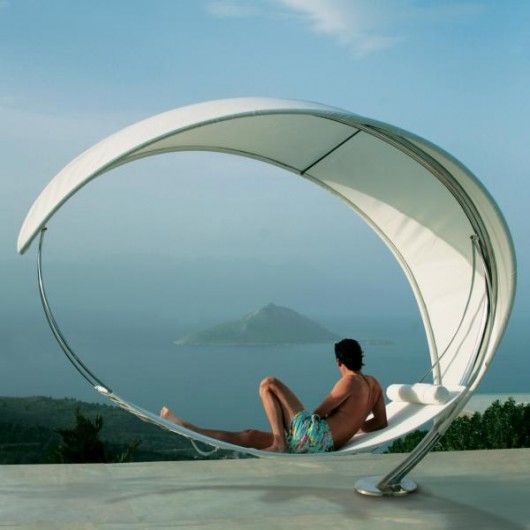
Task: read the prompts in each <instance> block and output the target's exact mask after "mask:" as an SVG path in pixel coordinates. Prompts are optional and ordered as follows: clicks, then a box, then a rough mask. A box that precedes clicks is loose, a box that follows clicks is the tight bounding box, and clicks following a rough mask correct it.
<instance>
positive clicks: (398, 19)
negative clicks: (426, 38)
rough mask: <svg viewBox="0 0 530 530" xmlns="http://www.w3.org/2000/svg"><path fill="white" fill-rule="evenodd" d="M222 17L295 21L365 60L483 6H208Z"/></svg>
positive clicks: (383, 1) (277, 2) (285, 1)
mask: <svg viewBox="0 0 530 530" xmlns="http://www.w3.org/2000/svg"><path fill="white" fill-rule="evenodd" d="M207 9H208V12H209V13H210V14H211V15H213V16H216V17H219V18H250V17H269V18H272V17H273V18H276V19H278V18H282V19H284V20H291V21H295V22H296V23H298V24H300V25H302V26H305V27H307V28H308V29H309V30H310V31H311V32H312V33H314V34H316V35H323V36H326V37H329V38H332V39H333V40H335V42H336V43H337V44H339V45H340V46H343V47H346V48H348V49H349V50H350V51H351V52H352V54H353V56H354V57H356V58H357V59H362V58H364V57H366V56H367V55H370V54H372V53H375V52H378V51H382V50H387V49H389V48H393V47H395V46H397V45H398V44H400V43H402V42H403V41H405V40H407V39H408V38H409V34H410V32H411V31H412V30H414V29H416V28H418V27H425V25H433V24H438V23H447V22H451V23H454V22H455V21H457V20H461V19H464V18H468V17H470V16H472V15H475V14H476V13H478V12H479V11H481V10H482V9H483V6H482V5H481V4H478V3H475V2H449V3H445V4H431V5H420V4H419V3H418V2H417V1H415V0H261V2H260V1H256V2H254V3H252V4H248V3H246V2H237V1H229V0H217V1H215V2H210V3H209V4H208V5H207Z"/></svg>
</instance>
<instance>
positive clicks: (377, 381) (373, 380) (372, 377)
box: [364, 374, 382, 388]
mask: <svg viewBox="0 0 530 530" xmlns="http://www.w3.org/2000/svg"><path fill="white" fill-rule="evenodd" d="M364 377H366V379H368V380H370V381H371V382H372V384H373V385H375V386H377V387H378V388H382V387H381V383H380V382H379V380H378V379H377V378H376V377H374V376H373V375H368V374H365V376H364Z"/></svg>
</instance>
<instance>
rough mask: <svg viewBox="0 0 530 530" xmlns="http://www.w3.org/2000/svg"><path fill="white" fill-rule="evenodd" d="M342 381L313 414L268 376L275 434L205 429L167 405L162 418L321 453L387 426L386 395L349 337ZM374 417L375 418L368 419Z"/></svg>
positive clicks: (340, 346)
mask: <svg viewBox="0 0 530 530" xmlns="http://www.w3.org/2000/svg"><path fill="white" fill-rule="evenodd" d="M335 357H336V361H337V366H338V369H339V372H340V374H341V377H340V379H339V380H338V381H337V383H336V384H335V386H334V387H333V388H332V389H331V392H330V393H329V394H328V395H327V396H326V398H325V399H324V401H322V403H321V404H320V405H319V406H318V407H317V408H316V409H315V410H314V412H313V413H312V414H311V413H310V412H308V411H306V410H305V409H304V406H303V405H302V403H301V402H300V400H299V399H298V398H297V397H296V396H295V394H294V393H293V392H292V390H290V389H289V388H288V387H287V386H286V385H284V384H283V383H282V382H281V381H279V380H278V379H276V378H274V377H266V378H265V379H263V381H262V382H261V384H260V387H259V394H260V397H261V401H262V403H263V408H264V409H265V414H266V415H267V419H268V420H269V423H270V425H271V430H272V432H264V431H258V430H255V429H248V430H246V431H238V432H232V431H219V430H214V429H203V428H202V427H197V426H196V425H193V424H192V423H189V422H187V421H185V420H183V419H181V418H179V417H178V416H175V415H174V414H173V413H172V412H171V411H170V410H169V409H168V408H167V407H162V410H161V411H160V416H162V417H163V418H165V419H167V420H170V421H173V422H175V423H177V424H178V425H182V426H183V427H186V428H188V429H191V430H193V431H196V432H198V433H201V434H204V435H206V436H210V437H212V438H217V439H219V440H223V441H225V442H229V443H232V444H235V445H241V446H243V447H254V448H256V449H264V450H266V451H277V452H286V451H288V452H291V453H316V452H323V451H332V450H334V449H340V448H341V447H342V446H343V445H345V444H346V443H347V442H348V441H349V440H350V438H351V437H352V436H353V435H354V434H355V433H357V432H359V431H360V432H371V431H375V430H377V429H382V428H384V427H386V426H387V419H386V409H385V402H384V399H383V392H382V390H381V386H380V385H379V383H378V381H377V380H376V379H375V378H374V377H372V376H370V375H364V374H363V373H362V372H361V368H362V366H363V362H362V359H363V352H362V350H361V347H360V345H359V343H358V342H357V341H356V340H353V339H344V340H341V341H340V342H337V343H336V344H335ZM370 414H372V415H373V417H372V418H370V419H367V418H368V416H369V415H370Z"/></svg>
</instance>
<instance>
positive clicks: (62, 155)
mask: <svg viewBox="0 0 530 530" xmlns="http://www.w3.org/2000/svg"><path fill="white" fill-rule="evenodd" d="M528 20H530V4H529V3H528V2H524V1H506V2H495V1H469V2H468V1H460V2H456V1H443V0H442V1H419V0H418V1H413V0H371V1H368V0H366V1H364V0H360V1H358V0H349V1H348V0H260V1H255V2H250V1H248V2H243V1H228V0H197V1H195V2H189V1H164V0H158V1H156V2H149V1H147V0H145V1H140V0H127V1H125V0H123V1H118V0H116V1H113V2H108V1H103V0H92V1H90V2H72V1H70V0H63V1H61V0H49V1H47V2H42V1H39V0H34V1H30V0H0V138H1V140H2V141H1V142H0V160H1V164H0V182H1V183H2V188H3V190H2V194H1V196H0V201H1V208H0V267H2V269H3V274H2V276H3V278H4V282H3V285H2V286H1V287H0V289H1V291H0V296H1V298H2V307H1V309H0V311H1V315H0V316H2V318H3V319H4V326H5V328H6V329H7V328H9V327H10V324H9V322H11V320H12V319H15V318H18V319H24V318H26V317H27V316H28V315H29V314H31V315H35V314H36V312H37V311H38V307H37V305H38V301H35V298H36V293H35V291H34V260H33V258H34V249H31V250H30V251H29V252H28V253H27V254H26V255H25V256H24V257H20V256H17V255H16V250H15V242H16V238H17V234H18V230H19V227H20V225H21V223H22V220H23V218H24V216H25V214H26V212H27V210H28V208H29V207H30V205H31V203H32V202H33V200H34V199H35V198H36V196H37V195H38V193H39V192H40V191H41V189H42V188H43V187H44V186H45V185H46V183H47V182H48V181H49V180H50V179H51V178H52V177H53V175H54V174H55V173H57V172H58V171H59V170H60V169H61V168H62V167H63V166H64V165H66V164H67V163H68V162H69V161H70V160H71V159H72V158H74V157H75V156H77V155H78V154H79V153H80V152H82V151H83V150H84V149H86V148H88V147H90V146H91V145H92V144H94V143H96V142H97V141H99V140H101V139H102V138H104V137H106V136H108V135H109V134H111V133H113V132H115V131H117V130H119V129H121V128H122V127H124V126H126V125H129V124H131V123H134V122H136V121H138V120H140V119H143V118H146V117H149V116H151V115H154V114H157V113H160V112H163V111H166V110H170V109H172V108H176V107H180V106H183V105H187V104H191V103H196V102H200V101H206V100H211V99H221V98H228V97H239V96H267V97H284V98H293V99H301V100H309V101H316V102H320V103H324V104H327V105H330V106H335V107H341V108H344V109H347V110H349V111H352V112H354V113H357V114H360V115H363V116H367V117H370V118H374V119H378V120H381V121H384V122H388V123H391V124H393V125H397V126H399V127H402V128H404V129H407V130H410V131H412V132H414V133H416V134H418V135H420V136H423V137H425V138H427V139H429V140H430V141H432V142H433V143H435V144H437V145H439V146H441V147H442V148H444V149H446V150H447V151H449V152H450V153H451V154H453V155H454V156H455V157H456V158H458V159H459V160H460V161H462V162H463V163H464V164H465V165H466V166H467V167H469V168H470V169H471V170H472V171H473V172H474V173H475V174H476V175H477V176H478V178H479V179H480V180H481V181H482V182H483V183H484V184H485V186H486V187H487V188H488V190H489V191H490V192H491V194H492V195H493V197H494V198H495V200H496V201H497V203H498V205H499V207H500V209H501V211H502V212H503V214H504V215H505V217H506V220H507V222H508V225H509V227H510V230H511V233H512V236H513V238H514V242H515V247H516V253H517V259H518V268H519V285H518V295H517V299H516V305H515V315H516V316H518V317H519V318H528V316H529V315H530V302H529V300H530V282H529V278H528V269H529V265H530V250H529V249H530V244H529V243H530V241H529V237H530V236H529V235H528V221H527V212H528V199H529V198H530V193H529V191H530V180H529V178H528V176H529V170H528V168H529V167H530V149H528V145H529V133H528V123H529V122H530V104H529V98H528V87H529V86H530V67H529V65H530V61H529V57H530V32H529V31H528ZM154 183H156V186H155V185H153V184H154ZM49 227H50V230H49V234H48V235H47V252H48V253H47V260H48V262H49V264H50V268H49V278H50V283H51V287H53V292H54V296H55V301H56V303H57V305H58V306H59V308H61V307H63V308H66V309H67V310H68V311H70V310H75V311H79V314H81V312H82V311H85V310H86V312H87V313H90V312H91V311H94V309H95V308H99V309H101V308H104V309H105V310H107V311H109V314H110V313H112V314H113V315H117V314H122V315H126V314H132V313H134V314H135V315H141V316H142V318H144V317H145V318H166V319H171V318H172V315H176V314H177V313H178V314H179V318H180V322H181V323H184V324H185V323H186V322H187V323H190V324H192V323H195V324H197V323H198V322H199V321H201V319H202V320H204V321H211V322H214V321H216V320H218V319H221V318H222V317H224V316H230V317H232V316H234V317H235V316H237V315H241V314H243V313H245V312H248V311H251V310H253V309H256V308H257V307H259V306H260V305H265V304H266V303H269V302H274V303H280V304H284V305H287V306H290V307H293V308H294V309H297V310H299V311H301V312H302V313H306V314H309V315H312V316H313V315H314V316H319V315H327V316H329V317H335V316H336V317H339V316H344V315H348V314H354V315H360V314H364V315H366V314H370V315H374V316H375V317H376V316H377V315H379V314H382V315H389V316H392V315H399V314H402V313H407V314H413V315H416V316H417V309H416V308H415V305H414V301H413V298H412V294H411V292H410V288H409V287H408V285H407V284H406V281H405V279H404V276H403V274H402V272H401V271H400V269H399V267H398V266H397V264H396V263H395V262H394V260H393V258H392V257H391V255H390V253H389V251H388V250H387V249H386V248H385V247H384V245H383V244H382V243H381V242H380V241H379V240H378V239H377V237H376V236H375V235H374V234H373V233H372V232H371V231H370V230H369V229H368V228H367V227H365V226H364V225H363V223H362V221H360V220H359V219H357V218H355V216H352V215H351V212H350V211H349V210H347V209H346V208H345V206H344V205H342V204H341V203H339V202H338V201H337V200H336V199H335V198H333V197H331V196H327V195H325V194H323V193H322V191H321V190H318V189H316V188H315V187H313V186H312V185H310V184H309V183H307V182H305V181H303V180H301V179H296V178H293V177H292V176H291V175H287V174H286V173H284V172H282V171H281V170H279V169H278V168H274V167H269V166H266V165H263V164H261V163H258V162H255V161H251V160H246V159H241V158H234V157H229V156H227V155H221V154H208V153H180V154H178V155H176V154H174V155H164V156H161V157H156V158H152V159H147V160H142V161H139V162H137V163H135V164H132V165H129V166H126V167H123V168H119V169H117V170H115V171H113V172H112V173H111V174H109V175H106V176H105V177H104V178H102V179H100V180H97V179H96V180H95V181H94V182H92V183H91V184H90V185H89V186H88V187H87V188H86V189H85V190H83V192H82V193H80V194H78V195H77V196H75V197H74V198H73V199H72V200H71V201H69V202H68V203H67V204H66V205H65V206H64V207H63V208H62V209H61V211H60V212H59V213H58V214H57V216H56V217H55V218H54V220H53V222H51V223H50V225H49ZM52 265H53V266H52ZM66 309H65V311H66V312H68V311H67V310H66ZM175 318H176V317H175ZM10 319H11V320H10ZM184 324H183V325H184Z"/></svg>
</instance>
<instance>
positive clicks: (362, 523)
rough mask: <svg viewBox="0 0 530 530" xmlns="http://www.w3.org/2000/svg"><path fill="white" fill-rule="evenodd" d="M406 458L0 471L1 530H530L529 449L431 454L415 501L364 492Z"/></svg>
mask: <svg viewBox="0 0 530 530" xmlns="http://www.w3.org/2000/svg"><path fill="white" fill-rule="evenodd" d="M401 458H403V455H358V456H353V457H337V458H333V457H326V458H325V459H324V460H313V459H311V460H298V461H293V460H286V459H267V460H233V461H226V460H225V461H200V462H181V463H178V462H170V463H164V462H155V463H134V464H112V465H110V464H108V465H95V464H92V465H88V464H80V465H33V466H0V528H39V529H46V528H50V529H51V528H53V529H66V528H67V529H91V528H111V529H114V528H115V529H136V528H173V527H181V528H215V529H222V528H229V529H236V528H253V529H258V528H267V529H276V528H278V529H282V530H283V529H288V528H303V529H308V528H321V527H329V528H333V529H341V528H347V529H367V528H370V529H378V530H379V529H382V530H384V529H392V530H398V529H402V528H406V529H407V530H413V529H416V528H418V529H428V530H434V529H441V528H444V529H460V528H462V529H464V528H465V529H475V528H477V529H478V528H480V529H495V530H515V529H525V528H526V529H528V528H530V450H529V449H513V450H506V451H466V452H454V453H431V454H430V455H428V457H427V458H426V459H425V460H424V461H423V462H422V463H421V464H420V465H419V466H418V468H416V470H415V471H414V472H413V473H412V478H413V479H415V480H417V482H418V483H419V485H420V489H419V490H418V491H417V492H416V493H414V494H412V495H409V496H408V497H404V498H368V497H363V496H360V495H358V494H356V493H354V492H353V489H352V486H353V483H354V481H355V479H357V478H359V477H362V476H364V475H373V474H381V473H383V472H385V471H388V470H390V469H391V467H392V466H394V465H395V464H397V463H398V461H399V460H400V459H401Z"/></svg>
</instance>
